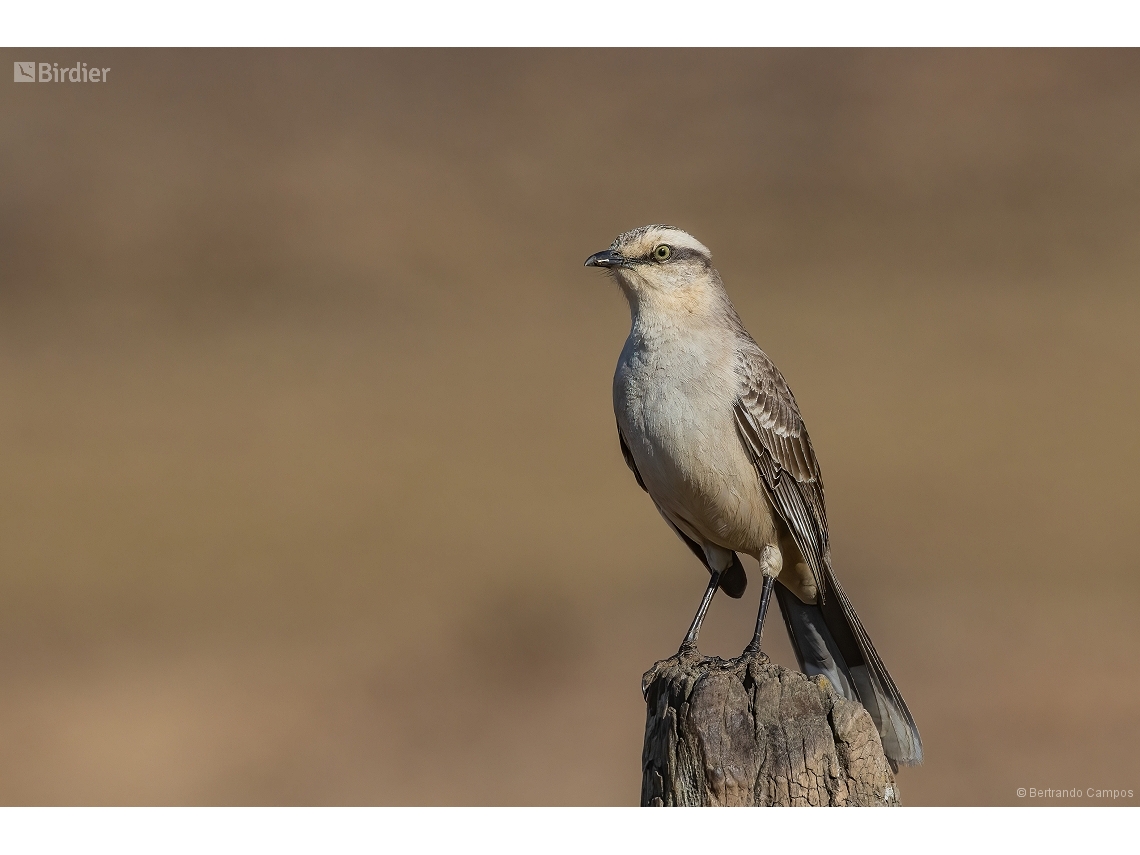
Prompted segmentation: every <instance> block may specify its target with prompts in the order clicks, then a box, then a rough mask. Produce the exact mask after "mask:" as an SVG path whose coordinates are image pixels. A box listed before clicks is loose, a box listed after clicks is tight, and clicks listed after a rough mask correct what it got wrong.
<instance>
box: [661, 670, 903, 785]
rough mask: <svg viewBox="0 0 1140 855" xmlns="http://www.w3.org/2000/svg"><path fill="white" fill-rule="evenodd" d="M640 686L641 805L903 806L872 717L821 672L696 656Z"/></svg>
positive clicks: (663, 671)
mask: <svg viewBox="0 0 1140 855" xmlns="http://www.w3.org/2000/svg"><path fill="white" fill-rule="evenodd" d="M641 685H642V693H643V694H644V696H645V700H646V704H647V711H646V720H645V745H644V748H643V750H642V760H641V765H642V783H641V804H642V805H643V806H656V807H661V806H666V807H673V806H676V807H683V806H693V807H695V806H758V807H759V806H777V805H783V806H795V805H832V806H843V805H850V806H856V805H863V806H870V805H879V806H896V805H898V804H900V802H899V795H898V787H897V785H896V784H895V779H894V775H893V774H892V772H891V767H890V764H889V763H888V762H887V759H886V757H885V756H884V755H883V748H882V745H881V743H880V742H879V734H878V731H877V730H876V729H875V724H874V722H873V721H872V720H871V716H870V715H869V714H868V713H867V711H866V710H865V709H863V707H862V706H860V705H859V704H857V703H853V702H852V701H848V700H846V699H845V698H843V697H841V696H839V695H838V694H836V692H835V690H834V689H833V688H832V686H831V684H830V683H829V682H828V681H827V680H826V679H825V678H823V677H816V678H810V677H807V676H806V675H804V674H801V673H799V672H798V671H789V670H788V669H786V668H782V667H780V666H779V665H774V664H772V663H771V662H769V661H768V658H767V657H766V656H763V655H761V656H760V657H758V658H754V659H748V660H745V661H743V662H741V661H725V660H724V659H720V658H719V657H713V658H705V657H702V656H701V655H700V654H699V653H695V652H694V653H687V654H680V653H679V654H677V655H676V656H672V657H670V658H669V659H664V660H662V661H660V662H658V663H656V664H655V665H654V666H653V667H652V668H650V669H649V671H647V672H646V674H645V676H644V678H643V679H642V683H641Z"/></svg>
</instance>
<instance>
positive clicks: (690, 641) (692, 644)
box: [678, 570, 720, 653]
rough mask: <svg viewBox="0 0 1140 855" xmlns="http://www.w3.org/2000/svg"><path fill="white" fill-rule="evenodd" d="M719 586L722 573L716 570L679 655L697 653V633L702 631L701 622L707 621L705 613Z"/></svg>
mask: <svg viewBox="0 0 1140 855" xmlns="http://www.w3.org/2000/svg"><path fill="white" fill-rule="evenodd" d="M719 584H720V571H719V570H714V571H713V572H712V575H711V576H710V578H709V586H708V587H707V588H705V596H704V599H702V600H701V607H700V608H699V609H697V616H696V617H695V618H693V625H692V626H690V627H689V634H688V635H686V636H685V640H684V641H682V642H681V649H680V650H679V651H678V652H679V653H688V652H690V651H696V649H697V633H699V632H700V631H701V622H702V621H704V619H705V612H707V611H708V610H709V603H711V602H712V598H713V594H715V593H716V588H717V585H719Z"/></svg>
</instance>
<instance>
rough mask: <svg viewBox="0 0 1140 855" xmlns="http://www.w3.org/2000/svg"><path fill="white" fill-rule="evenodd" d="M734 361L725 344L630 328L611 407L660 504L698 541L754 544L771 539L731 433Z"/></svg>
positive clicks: (767, 511)
mask: <svg viewBox="0 0 1140 855" xmlns="http://www.w3.org/2000/svg"><path fill="white" fill-rule="evenodd" d="M734 371H735V368H734V362H733V359H732V351H731V350H730V349H728V348H719V347H716V346H707V345H706V346H702V343H700V342H696V343H694V342H692V341H684V340H681V341H670V340H666V341H652V342H646V341H644V340H638V339H637V338H636V337H635V336H634V335H631V336H630V340H629V341H627V343H626V348H625V349H624V350H623V351H622V356H621V359H620V360H619V362H618V368H617V372H616V373H615V375H614V411H615V413H616V415H617V420H618V424H619V425H620V427H621V430H622V433H623V435H624V436H625V438H626V442H627V443H628V445H629V448H630V452H631V454H632V455H633V458H634V462H635V463H636V464H637V469H638V472H639V473H640V474H641V477H642V480H643V481H644V482H645V486H646V489H647V490H648V491H649V494H650V496H651V497H652V498H653V500H654V502H656V503H657V506H658V507H659V508H660V509H661V510H662V512H663V513H664V514H665V515H666V516H667V517H668V518H669V519H670V520H671V521H672V522H673V523H674V524H675V525H677V526H678V528H680V529H681V530H682V531H684V532H685V533H686V534H687V535H689V536H690V537H692V538H694V539H695V540H697V541H698V542H708V543H714V544H717V545H719V546H723V547H726V548H728V549H733V550H736V551H740V552H745V553H748V554H754V553H756V552H757V551H758V550H759V549H760V548H761V547H762V546H763V545H764V544H765V543H774V542H775V540H774V522H773V517H772V512H771V507H770V505H769V504H768V500H767V497H766V496H765V495H764V491H763V488H762V486H761V485H760V482H759V478H758V475H757V472H756V469H755V467H754V465H753V463H752V461H751V459H750V458H749V457H748V454H747V451H746V450H745V449H744V446H743V444H742V443H741V442H740V439H739V437H738V434H737V430H736V422H735V417H734V415H733V410H732V404H733V400H734V397H735V389H736V379H735V374H734Z"/></svg>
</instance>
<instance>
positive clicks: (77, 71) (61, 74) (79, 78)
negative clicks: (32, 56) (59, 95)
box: [12, 62, 111, 83]
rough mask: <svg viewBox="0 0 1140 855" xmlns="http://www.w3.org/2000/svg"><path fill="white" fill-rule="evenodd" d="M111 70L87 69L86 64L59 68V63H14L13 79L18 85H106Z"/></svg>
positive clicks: (79, 63)
mask: <svg viewBox="0 0 1140 855" xmlns="http://www.w3.org/2000/svg"><path fill="white" fill-rule="evenodd" d="M110 73H111V69H109V68H96V67H95V66H91V67H90V68H88V67H87V63H85V62H77V63H75V65H74V66H66V65H65V66H64V67H63V68H60V67H59V63H58V62H40V63H35V62H14V63H12V79H13V80H14V81H15V82H16V83H37V82H38V83H106V82H107V76H108V75H109V74H110Z"/></svg>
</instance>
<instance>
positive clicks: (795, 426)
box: [735, 341, 831, 596]
mask: <svg viewBox="0 0 1140 855" xmlns="http://www.w3.org/2000/svg"><path fill="white" fill-rule="evenodd" d="M736 360H737V365H736V369H737V377H738V379H739V383H740V386H739V390H738V393H737V398H736V404H735V410H736V426H737V429H738V430H739V432H740V438H741V440H742V441H743V442H744V446H745V448H747V449H748V452H749V453H750V454H751V456H752V459H753V461H754V462H755V464H756V469H757V471H759V473H760V477H761V478H762V479H763V481H764V487H765V489H767V491H768V496H769V498H770V499H771V500H772V505H773V506H774V507H775V509H776V512H777V513H778V514H779V515H780V516H781V517H782V518H783V520H784V522H785V523H786V524H787V526H788V529H789V531H790V532H791V534H792V538H793V540H795V543H796V546H797V547H799V550H800V553H801V554H802V555H803V557H804V560H805V561H806V562H807V565H808V567H809V568H810V569H811V573H812V576H813V577H814V578H815V584H816V586H817V588H818V590H819V593H820V595H822V596H825V595H826V594H825V592H826V591H827V589H828V588H829V587H830V586H829V585H828V582H830V576H831V573H830V569H831V547H830V546H829V543H828V537H827V512H826V510H825V509H824V503H823V480H822V478H821V477H820V473H819V462H818V461H817V460H816V458H815V451H814V450H813V449H812V447H811V439H810V438H809V437H808V433H807V428H805V427H804V420H803V418H801V417H800V409H799V407H798V406H797V405H796V399H795V398H794V397H793V396H792V390H791V389H790V388H789V387H788V383H787V381H786V380H784V377H783V375H782V374H780V372H779V370H778V369H777V368H776V366H775V365H774V364H773V362H772V360H771V359H769V358H768V355H767V354H766V353H764V351H762V350H761V349H760V348H759V347H758V346H757V345H756V344H755V343H754V342H752V341H747V342H741V346H740V348H739V349H738V350H737V357H736Z"/></svg>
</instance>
